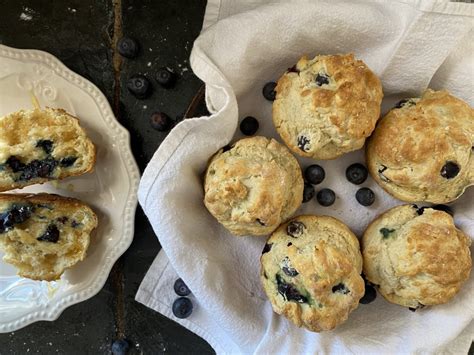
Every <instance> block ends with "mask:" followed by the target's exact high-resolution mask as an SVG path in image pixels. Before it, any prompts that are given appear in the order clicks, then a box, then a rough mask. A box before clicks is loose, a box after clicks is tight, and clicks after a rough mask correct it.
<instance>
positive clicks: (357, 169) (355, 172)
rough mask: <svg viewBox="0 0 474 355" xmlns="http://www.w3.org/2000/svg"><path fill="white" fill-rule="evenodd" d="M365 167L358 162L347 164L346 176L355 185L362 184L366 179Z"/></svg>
mask: <svg viewBox="0 0 474 355" xmlns="http://www.w3.org/2000/svg"><path fill="white" fill-rule="evenodd" d="M367 175H368V172H367V168H366V167H365V166H363V165H362V164H360V163H355V164H351V165H349V167H348V168H347V169H346V178H347V180H349V181H350V182H352V183H353V184H356V185H360V184H362V183H363V182H364V181H365V180H366V179H367Z"/></svg>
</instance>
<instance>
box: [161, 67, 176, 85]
mask: <svg viewBox="0 0 474 355" xmlns="http://www.w3.org/2000/svg"><path fill="white" fill-rule="evenodd" d="M156 81H157V82H158V84H160V85H161V86H162V87H164V88H170V87H172V86H173V85H174V83H175V82H176V74H175V73H173V72H172V71H171V70H169V69H168V68H161V69H160V70H158V72H157V73H156Z"/></svg>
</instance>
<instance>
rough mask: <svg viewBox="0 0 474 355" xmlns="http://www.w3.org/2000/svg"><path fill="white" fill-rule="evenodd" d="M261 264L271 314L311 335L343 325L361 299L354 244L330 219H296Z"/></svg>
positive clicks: (353, 238) (278, 232) (286, 226)
mask: <svg viewBox="0 0 474 355" xmlns="http://www.w3.org/2000/svg"><path fill="white" fill-rule="evenodd" d="M260 261H261V272H260V279H261V281H262V284H263V288H264V289H265V292H266V294H267V296H268V298H269V299H270V302H271V303H272V306H273V310H274V311H275V312H276V313H278V314H283V315H284V316H285V317H287V318H288V319H290V320H291V321H292V322H293V323H295V324H296V325H297V326H299V327H301V326H304V327H306V328H307V329H309V330H311V331H314V332H320V331H323V330H330V329H334V328H335V327H336V326H337V325H339V324H341V323H343V322H344V321H345V320H346V319H347V317H348V316H349V313H351V312H352V311H353V310H354V309H356V308H357V306H358V304H359V299H360V298H361V297H362V296H363V295H364V280H363V279H362V277H361V276H360V274H361V271H362V257H361V254H360V250H359V242H358V240H357V238H356V236H355V235H354V234H353V233H352V232H351V231H350V230H349V228H347V226H346V225H345V224H343V223H342V222H340V221H339V220H337V219H335V218H332V217H327V216H299V217H296V218H293V219H292V220H291V221H289V222H287V223H284V224H282V225H281V226H280V227H279V228H278V229H277V230H276V231H275V232H274V233H273V234H272V235H271V237H270V238H269V239H268V241H267V244H266V245H265V248H264V249H263V252H262V257H261V259H260Z"/></svg>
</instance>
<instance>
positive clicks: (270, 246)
mask: <svg viewBox="0 0 474 355" xmlns="http://www.w3.org/2000/svg"><path fill="white" fill-rule="evenodd" d="M272 245H273V244H271V243H270V244H265V246H264V247H263V250H262V254H265V253H268V252H269V251H270V250H272Z"/></svg>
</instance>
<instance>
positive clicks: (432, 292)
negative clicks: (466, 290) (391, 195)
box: [362, 205, 472, 309]
mask: <svg viewBox="0 0 474 355" xmlns="http://www.w3.org/2000/svg"><path fill="white" fill-rule="evenodd" d="M470 244H471V240H470V238H469V237H468V236H466V235H465V234H464V233H463V232H462V231H461V230H459V229H457V228H456V227H455V226H454V223H453V218H452V217H451V216H450V215H449V214H447V213H446V212H443V211H438V210H434V209H432V208H423V207H422V208H418V207H417V206H415V205H404V206H398V207H395V208H392V209H390V210H388V211H387V212H385V213H384V214H382V215H381V216H379V217H378V218H377V219H375V220H374V221H373V222H372V223H371V224H370V225H369V227H368V228H367V230H366V231H365V233H364V237H363V239H362V253H363V258H364V274H365V276H366V278H367V279H368V280H369V281H370V282H371V283H373V284H375V285H376V286H377V287H378V290H379V291H380V293H381V294H382V296H384V297H385V298H386V299H387V300H388V301H390V302H392V303H396V304H399V305H402V306H404V307H409V308H411V309H417V308H421V307H423V306H431V305H437V304H442V303H446V302H448V301H449V300H450V299H451V298H452V297H454V295H455V294H456V293H457V292H458V291H459V289H460V288H461V286H462V284H463V283H464V282H465V281H466V280H467V279H468V278H469V273H470V271H471V265H472V261H471V255H470V251H469V245H470Z"/></svg>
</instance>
